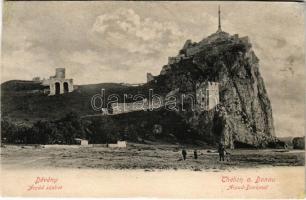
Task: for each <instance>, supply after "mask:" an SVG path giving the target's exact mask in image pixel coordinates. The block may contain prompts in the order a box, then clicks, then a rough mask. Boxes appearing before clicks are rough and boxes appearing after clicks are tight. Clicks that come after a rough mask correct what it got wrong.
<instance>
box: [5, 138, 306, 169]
mask: <svg viewBox="0 0 306 200" xmlns="http://www.w3.org/2000/svg"><path fill="white" fill-rule="evenodd" d="M186 150H187V153H188V154H187V160H185V161H183V160H182V156H181V148H179V146H177V145H143V144H129V145H128V147H127V148H121V149H119V148H106V147H92V146H88V147H85V146H75V145H72V146H68V145H62V146H60V145H46V146H41V147H35V146H19V145H18V146H17V145H6V146H4V147H1V164H2V168H3V169H24V168H34V169H41V168H82V169H83V168H85V169H90V168H94V169H144V170H146V171H147V170H148V171H151V170H154V169H168V170H169V169H170V170H171V169H172V170H177V169H189V170H193V171H201V170H205V171H219V170H231V169H236V168H250V167H252V168H258V167H271V166H303V165H304V154H305V152H304V151H295V150H290V151H282V150H272V149H269V150H241V149H239V150H228V151H229V152H230V154H231V155H228V156H227V158H226V160H227V161H222V162H220V161H219V160H218V159H219V157H218V154H217V153H209V152H208V150H207V149H198V159H197V160H195V159H194V158H193V150H194V149H192V148H187V149H186Z"/></svg>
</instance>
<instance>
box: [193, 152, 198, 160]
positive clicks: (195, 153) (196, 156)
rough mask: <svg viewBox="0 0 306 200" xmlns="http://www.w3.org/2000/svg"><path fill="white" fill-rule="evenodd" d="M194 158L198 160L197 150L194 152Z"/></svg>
mask: <svg viewBox="0 0 306 200" xmlns="http://www.w3.org/2000/svg"><path fill="white" fill-rule="evenodd" d="M193 157H194V159H198V152H197V150H194V151H193Z"/></svg>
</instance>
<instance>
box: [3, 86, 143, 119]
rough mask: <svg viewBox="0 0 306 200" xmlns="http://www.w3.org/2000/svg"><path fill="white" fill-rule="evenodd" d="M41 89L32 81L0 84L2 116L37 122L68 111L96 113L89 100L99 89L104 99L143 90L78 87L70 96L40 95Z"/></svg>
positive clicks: (129, 87)
mask: <svg viewBox="0 0 306 200" xmlns="http://www.w3.org/2000/svg"><path fill="white" fill-rule="evenodd" d="M44 88H45V87H44V86H41V85H40V83H37V82H33V81H20V80H13V81H8V82H5V83H3V84H1V110H2V117H4V118H11V119H13V120H19V121H29V122H31V121H33V122H34V121H36V120H39V119H46V120H48V119H59V118H62V117H63V116H65V115H66V114H67V113H69V112H76V113H78V114H79V115H81V116H82V115H91V114H97V112H96V111H94V110H93V109H92V107H91V98H92V97H93V96H94V95H95V94H101V89H105V93H106V97H107V96H108V95H110V94H118V95H120V96H123V93H127V94H136V93H140V92H142V90H144V86H139V87H137V86H129V85H124V84H118V83H101V84H90V85H79V86H76V89H75V90H74V91H73V92H71V93H67V94H62V95H56V96H48V95H46V94H43V92H42V90H43V89H44ZM39 91H41V92H39ZM119 100H120V101H123V99H119Z"/></svg>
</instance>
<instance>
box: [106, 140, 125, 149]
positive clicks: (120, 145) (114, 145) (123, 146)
mask: <svg viewBox="0 0 306 200" xmlns="http://www.w3.org/2000/svg"><path fill="white" fill-rule="evenodd" d="M126 146H127V142H126V141H117V144H108V145H107V147H109V148H126Z"/></svg>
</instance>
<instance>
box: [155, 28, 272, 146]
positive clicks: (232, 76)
mask: <svg viewBox="0 0 306 200" xmlns="http://www.w3.org/2000/svg"><path fill="white" fill-rule="evenodd" d="M203 81H212V82H218V83H219V84H220V86H219V92H220V93H219V95H220V103H219V105H218V106H217V107H216V108H215V109H212V110H209V111H201V110H198V109H196V110H194V111H191V110H190V109H189V111H185V112H183V111H180V112H179V113H180V114H181V115H182V116H183V117H184V119H185V120H186V122H188V123H189V124H190V125H191V127H192V128H193V129H195V130H197V131H198V132H199V134H200V135H201V137H202V139H203V140H206V141H207V142H209V143H213V144H215V143H219V142H222V143H224V144H225V145H226V146H228V147H231V148H233V147H266V146H269V143H271V142H273V141H274V142H275V137H274V136H275V134H274V126H273V118H272V108H271V104H270V100H269V98H268V94H267V91H266V89H265V85H264V81H263V78H262V77H261V75H260V72H259V59H258V58H257V57H256V55H255V53H254V51H253V50H252V45H251V43H250V42H249V40H248V38H247V37H244V38H239V37H238V35H233V36H231V35H229V34H228V33H225V32H217V33H214V34H212V35H211V36H209V37H208V38H205V39H203V40H202V41H200V42H199V43H192V42H190V41H189V42H188V44H185V45H184V47H183V49H181V50H180V52H179V55H178V56H177V57H174V58H171V62H170V59H169V64H168V65H165V66H164V67H163V69H162V72H161V74H160V75H159V76H157V77H155V82H151V84H152V85H151V87H153V88H155V89H156V90H157V91H158V92H160V93H167V92H169V91H172V90H174V89H177V88H179V92H180V93H181V94H182V93H189V94H194V92H195V85H196V84H197V83H201V82H203Z"/></svg>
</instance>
